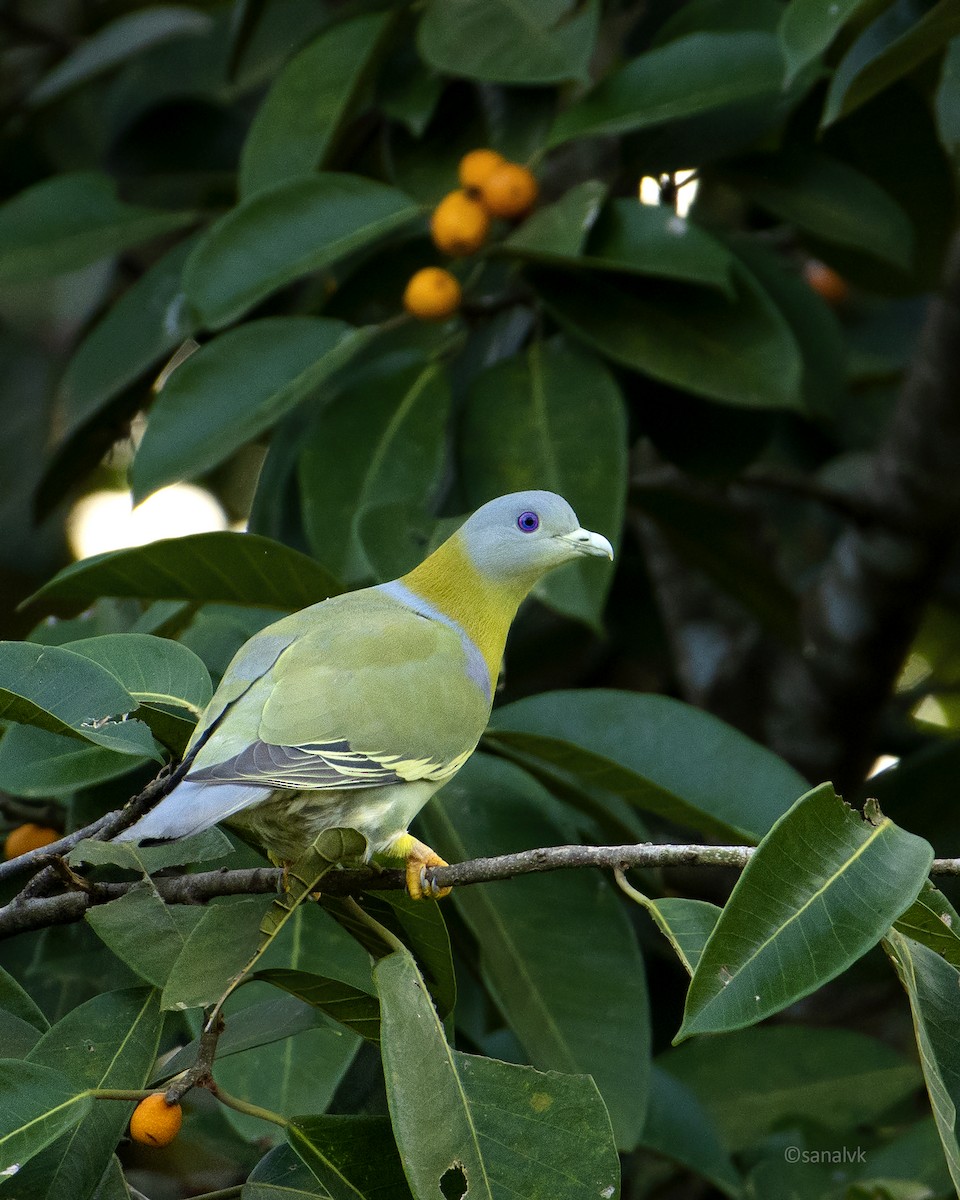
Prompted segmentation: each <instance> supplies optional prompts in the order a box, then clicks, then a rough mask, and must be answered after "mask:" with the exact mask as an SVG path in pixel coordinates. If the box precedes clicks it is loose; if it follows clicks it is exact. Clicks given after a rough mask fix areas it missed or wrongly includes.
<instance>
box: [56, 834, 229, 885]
mask: <svg viewBox="0 0 960 1200" xmlns="http://www.w3.org/2000/svg"><path fill="white" fill-rule="evenodd" d="M232 853H233V846H232V845H231V843H230V839H229V838H228V837H227V835H226V834H225V833H222V832H221V831H220V830H219V829H217V828H215V827H214V828H213V829H204V830H203V832H202V833H194V834H191V835H190V836H189V837H182V838H177V839H176V840H175V841H170V842H163V843H162V844H159V845H156V846H140V845H138V844H137V843H136V842H100V841H96V840H95V839H93V838H84V840H83V841H82V842H78V843H77V844H76V846H74V848H73V849H72V850H71V851H70V853H69V855H68V856H67V857H68V861H69V862H70V863H72V864H73V865H76V864H77V863H91V864H93V865H94V866H103V865H104V864H112V865H114V866H118V867H125V868H126V869H127V870H130V871H141V872H143V873H144V874H147V873H150V872H153V871H163V870H165V869H166V868H167V867H180V866H183V865H184V864H188V863H190V864H192V863H201V862H209V861H210V860H211V859H217V858H223V857H224V856H225V855H227V854H232Z"/></svg>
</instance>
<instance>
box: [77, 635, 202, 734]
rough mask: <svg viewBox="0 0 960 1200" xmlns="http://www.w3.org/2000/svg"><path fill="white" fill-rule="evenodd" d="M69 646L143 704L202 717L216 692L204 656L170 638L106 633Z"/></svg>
mask: <svg viewBox="0 0 960 1200" xmlns="http://www.w3.org/2000/svg"><path fill="white" fill-rule="evenodd" d="M66 649H68V650H71V651H72V652H73V653H74V654H81V655H83V657H84V658H88V659H90V660H91V662H95V663H99V665H100V666H101V667H105V668H106V669H107V670H108V671H109V672H110V673H111V674H112V675H115V676H116V677H117V679H119V680H120V682H121V683H122V684H123V686H124V687H125V688H126V689H127V691H128V692H129V693H130V695H131V696H132V697H133V698H134V700H136V701H137V702H138V703H139V704H168V705H170V706H171V707H173V708H181V709H185V710H186V711H187V712H188V713H190V714H192V715H193V716H194V717H198V716H199V715H200V713H201V712H203V710H204V709H205V708H206V706H207V703H208V701H209V700H210V697H211V695H212V694H213V688H212V686H211V684H210V675H209V673H208V671H207V668H206V667H205V666H204V665H203V663H202V662H201V661H200V659H199V658H197V656H196V655H195V654H194V653H193V651H192V650H188V649H187V647H186V646H181V645H180V643H179V642H174V641H171V640H170V639H169V638H161V637H154V636H153V634H149V633H115V634H105V635H103V636H101V637H93V638H83V639H82V640H81V641H78V642H69V643H68V644H67V646H66Z"/></svg>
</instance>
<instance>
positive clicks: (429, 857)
mask: <svg viewBox="0 0 960 1200" xmlns="http://www.w3.org/2000/svg"><path fill="white" fill-rule="evenodd" d="M449 865H450V864H449V863H447V862H445V861H444V859H442V858H441V857H440V855H439V854H437V853H435V851H433V850H431V849H430V847H429V846H426V845H424V843H423V842H420V841H417V839H416V838H411V845H410V848H409V849H408V851H407V854H406V869H405V875H406V881H407V891H408V893H409V894H410V898H411V899H412V900H423V899H424V898H425V897H426V898H428V899H431V900H442V899H443V897H444V896H449V895H450V893H451V892H452V891H453V888H448V887H438V886H437V885H436V884H435V883H434V882H433V880H432V879H428V878H427V868H428V867H447V866H449Z"/></svg>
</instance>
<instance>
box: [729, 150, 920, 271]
mask: <svg viewBox="0 0 960 1200" xmlns="http://www.w3.org/2000/svg"><path fill="white" fill-rule="evenodd" d="M722 177H723V179H725V180H726V181H727V182H729V183H730V184H732V185H733V187H735V188H736V189H737V190H738V191H739V192H741V193H743V194H744V195H746V196H747V197H748V198H749V199H751V200H752V201H753V202H754V203H755V204H757V205H759V206H760V207H761V208H764V209H766V210H767V211H768V212H771V213H773V215H774V216H776V217H779V218H781V220H784V221H787V222H789V223H791V224H793V225H796V226H797V227H798V228H799V229H801V230H804V231H806V232H808V233H812V234H814V235H815V236H817V237H819V238H823V239H824V240H825V241H828V242H838V243H839V244H840V245H843V246H852V247H854V248H855V249H858V250H863V251H865V252H866V253H867V254H872V255H874V256H875V257H877V258H880V259H882V260H883V261H884V262H890V263H892V264H893V265H894V266H899V267H903V268H905V269H906V268H908V267H909V266H910V262H911V260H912V257H913V228H912V226H911V224H910V220H909V218H908V217H907V214H906V213H905V212H904V211H903V209H902V208H901V207H900V205H899V204H897V202H896V201H895V200H894V199H893V198H892V197H891V196H890V195H889V194H888V193H887V192H885V191H884V190H883V188H881V187H879V186H878V185H877V184H876V183H874V182H873V180H872V179H868V178H867V176H866V175H863V174H861V173H860V172H859V171H856V170H854V168H853V167H850V166H848V165H847V164H846V163H844V162H841V161H840V160H839V159H835V158H831V157H829V156H828V155H826V154H820V153H816V152H813V151H805V150H794V151H793V152H791V153H782V152H781V153H779V154H765V155H762V156H757V157H755V158H748V159H741V160H740V161H739V162H736V163H734V164H733V165H732V166H730V167H724V168H723V170H722Z"/></svg>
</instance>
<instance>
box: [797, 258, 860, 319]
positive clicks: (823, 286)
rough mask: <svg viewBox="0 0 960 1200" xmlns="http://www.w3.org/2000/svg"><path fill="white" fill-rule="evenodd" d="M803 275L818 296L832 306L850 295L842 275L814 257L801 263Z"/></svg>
mask: <svg viewBox="0 0 960 1200" xmlns="http://www.w3.org/2000/svg"><path fill="white" fill-rule="evenodd" d="M803 277H804V279H805V280H806V281H807V283H808V285H809V286H810V287H811V288H813V290H814V291H815V292H816V293H817V295H818V296H821V297H822V298H823V299H824V300H826V302H827V303H828V304H831V305H833V306H834V307H837V306H838V305H840V304H843V303H844V302H845V301H846V300H847V298H848V297H849V295H850V288H849V286H848V284H847V281H846V280H845V279H844V277H843V276H842V275H838V274H837V272H836V271H835V270H834V269H833V267H828V266H827V264H826V263H822V262H819V261H818V260H817V259H815V258H808V259H807V261H806V262H805V263H804V264H803Z"/></svg>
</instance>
